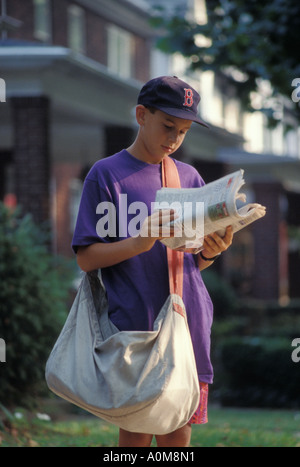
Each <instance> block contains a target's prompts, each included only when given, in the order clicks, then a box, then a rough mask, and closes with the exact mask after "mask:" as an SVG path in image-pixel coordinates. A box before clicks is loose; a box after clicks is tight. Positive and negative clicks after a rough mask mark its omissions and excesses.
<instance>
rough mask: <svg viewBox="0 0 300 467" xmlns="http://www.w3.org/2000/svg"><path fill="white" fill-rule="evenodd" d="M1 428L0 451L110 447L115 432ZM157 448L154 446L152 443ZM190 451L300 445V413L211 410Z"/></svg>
mask: <svg viewBox="0 0 300 467" xmlns="http://www.w3.org/2000/svg"><path fill="white" fill-rule="evenodd" d="M19 417H21V418H16V417H13V418H11V419H10V420H8V421H6V422H5V424H2V425H0V446H1V447H17V446H29V447H101V446H102V447H114V446H116V445H117V439H118V429H117V428H116V427H114V426H112V425H110V424H107V423H105V422H102V421H101V420H99V419H97V418H95V417H92V416H91V417H84V416H82V415H81V416H77V417H72V418H70V417H68V418H67V419H66V420H55V418H54V419H53V420H51V421H42V420H40V419H38V418H37V417H36V416H35V415H32V414H28V413H24V412H23V415H22V416H20V415H19ZM153 446H155V442H154V443H153ZM191 446H192V447H260V446H261V447H300V411H296V410H295V411H279V410H250V409H228V408H214V407H211V408H210V409H209V423H208V424H207V425H202V426H194V427H193V434H192V442H191Z"/></svg>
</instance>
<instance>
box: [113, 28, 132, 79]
mask: <svg viewBox="0 0 300 467" xmlns="http://www.w3.org/2000/svg"><path fill="white" fill-rule="evenodd" d="M133 56H134V37H133V35H132V34H130V33H129V32H127V31H125V30H124V29H121V28H119V27H117V26H115V25H110V26H109V27H108V58H107V66H108V69H109V70H110V71H112V72H113V73H116V74H117V75H119V76H121V77H122V78H125V79H126V78H131V77H132V75H133Z"/></svg>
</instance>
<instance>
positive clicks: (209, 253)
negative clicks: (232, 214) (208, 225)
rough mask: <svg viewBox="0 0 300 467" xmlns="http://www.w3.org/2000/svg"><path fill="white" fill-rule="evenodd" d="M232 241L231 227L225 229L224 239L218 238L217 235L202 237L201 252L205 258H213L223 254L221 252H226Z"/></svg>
mask: <svg viewBox="0 0 300 467" xmlns="http://www.w3.org/2000/svg"><path fill="white" fill-rule="evenodd" d="M232 240H233V230H232V227H231V226H229V227H227V229H226V233H225V236H224V237H220V235H218V234H217V233H213V234H210V235H208V236H207V237H204V242H203V247H204V249H203V250H202V253H203V256H205V258H214V257H215V256H217V255H219V254H220V253H223V251H226V250H228V248H229V247H230V246H231V244H232Z"/></svg>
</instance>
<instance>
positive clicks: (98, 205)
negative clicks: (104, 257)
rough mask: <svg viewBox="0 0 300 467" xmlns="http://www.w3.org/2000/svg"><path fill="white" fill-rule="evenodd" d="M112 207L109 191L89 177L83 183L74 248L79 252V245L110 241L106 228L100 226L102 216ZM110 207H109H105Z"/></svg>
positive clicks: (73, 242)
mask: <svg viewBox="0 0 300 467" xmlns="http://www.w3.org/2000/svg"><path fill="white" fill-rule="evenodd" d="M110 207H112V203H111V198H110V195H109V193H108V192H106V191H105V190H104V189H103V188H101V187H100V186H99V184H98V182H97V180H95V179H90V178H87V179H86V180H85V182H84V185H83V191H82V195H81V201H80V205H79V211H78V216H77V221H76V226H75V231H74V235H73V240H72V248H73V251H74V252H75V253H77V250H78V247H79V246H88V245H92V244H93V243H98V242H105V243H107V242H109V241H110V238H109V235H108V233H106V231H105V229H104V228H101V226H100V227H99V222H101V217H102V218H103V216H104V215H107V212H108V209H109V208H110ZM105 208H108V209H105Z"/></svg>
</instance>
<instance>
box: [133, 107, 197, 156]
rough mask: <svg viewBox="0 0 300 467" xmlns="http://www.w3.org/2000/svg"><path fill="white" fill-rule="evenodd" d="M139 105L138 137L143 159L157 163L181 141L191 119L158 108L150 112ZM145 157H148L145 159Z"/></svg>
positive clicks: (171, 152)
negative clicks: (171, 114) (175, 115)
mask: <svg viewBox="0 0 300 467" xmlns="http://www.w3.org/2000/svg"><path fill="white" fill-rule="evenodd" d="M139 107H141V109H140V112H141V115H140V120H139V119H138V123H139V124H140V138H141V143H142V148H143V150H144V154H143V160H145V161H146V162H150V163H152V164H157V163H159V162H160V161H161V160H162V159H163V158H164V157H165V156H169V155H171V154H173V153H174V152H175V151H176V150H177V149H178V148H179V147H180V146H181V144H182V143H183V141H184V138H185V136H186V134H187V132H188V131H189V129H190V128H191V125H192V121H190V120H183V119H182V118H177V117H172V116H170V115H168V114H166V113H164V112H162V111H160V110H156V111H155V113H151V111H150V110H149V109H146V108H145V107H143V106H139ZM145 157H146V158H147V159H148V160H146V159H145Z"/></svg>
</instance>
